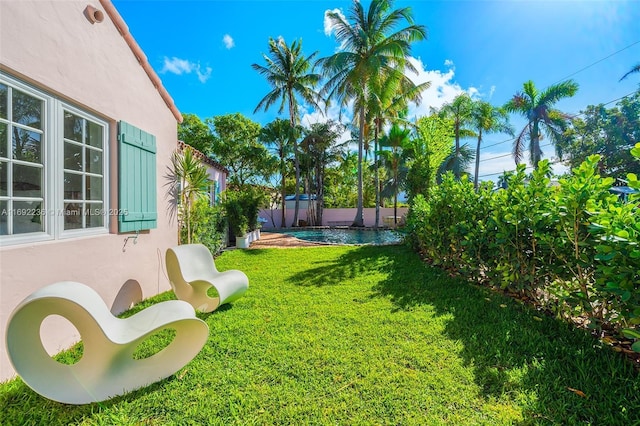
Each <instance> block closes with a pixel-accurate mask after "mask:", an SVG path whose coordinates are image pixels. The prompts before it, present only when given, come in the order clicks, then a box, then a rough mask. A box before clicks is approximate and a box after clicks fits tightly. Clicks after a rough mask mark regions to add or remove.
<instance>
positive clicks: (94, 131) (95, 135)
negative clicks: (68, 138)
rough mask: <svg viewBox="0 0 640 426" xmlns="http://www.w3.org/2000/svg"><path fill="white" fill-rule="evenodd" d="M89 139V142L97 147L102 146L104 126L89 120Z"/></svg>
mask: <svg viewBox="0 0 640 426" xmlns="http://www.w3.org/2000/svg"><path fill="white" fill-rule="evenodd" d="M87 132H88V136H89V138H88V139H89V140H88V141H87V143H88V144H89V145H91V146H93V147H96V148H102V126H101V125H99V124H96V123H92V122H90V121H88V122H87Z"/></svg>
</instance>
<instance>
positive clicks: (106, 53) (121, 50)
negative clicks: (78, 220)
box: [0, 0, 177, 380]
mask: <svg viewBox="0 0 640 426" xmlns="http://www.w3.org/2000/svg"><path fill="white" fill-rule="evenodd" d="M88 4H91V5H93V6H94V7H95V8H96V9H99V10H102V11H104V9H103V7H102V6H101V4H100V3H99V2H98V1H97V0H88V1H87V0H82V1H56V0H51V1H25V0H22V1H2V2H1V3H0V64H1V68H2V71H4V72H5V73H6V74H8V75H10V76H13V77H16V78H18V79H21V80H22V81H24V82H26V83H28V84H29V85H31V86H32V87H34V88H36V89H38V90H40V91H43V92H46V93H48V94H51V95H53V96H56V97H58V98H61V99H63V100H65V101H66V102H68V103H70V104H72V105H74V106H76V107H78V108H81V109H83V110H86V111H87V112H89V113H92V114H94V115H96V116H98V117H100V118H102V119H104V120H105V121H107V122H108V124H109V138H110V141H109V153H108V155H109V173H110V174H109V176H110V198H109V200H110V206H109V207H110V209H117V208H118V204H117V202H118V196H117V195H118V192H117V189H118V184H117V174H118V173H117V172H118V167H117V158H118V156H117V152H118V151H117V139H116V138H117V122H118V121H119V120H124V121H127V122H128V123H130V124H133V125H134V126H137V127H139V128H141V129H142V130H144V131H146V132H148V133H151V134H153V135H155V136H156V143H157V154H156V155H157V157H156V158H157V170H156V172H157V201H158V227H157V228H156V229H152V230H151V231H143V232H142V233H141V234H140V236H139V237H138V238H137V243H136V244H133V241H131V240H130V241H129V242H128V244H127V246H126V250H125V251H123V245H124V240H125V237H126V236H127V235H123V234H118V233H117V223H116V219H115V217H112V218H111V222H110V224H111V226H110V228H111V232H110V233H109V234H104V235H100V236H94V237H81V238H70V239H65V240H53V241H47V242H43V243H29V244H18V245H11V246H5V247H0V380H6V379H8V378H10V377H12V376H14V375H15V373H14V371H13V369H12V367H11V365H10V362H9V360H8V358H7V351H6V343H5V329H6V326H7V320H8V318H9V315H10V313H11V311H12V310H13V308H14V307H15V306H16V305H17V304H18V303H19V302H20V301H21V300H22V299H24V298H25V297H26V296H28V295H29V294H30V293H32V292H33V291H35V290H37V289H39V288H41V287H43V286H45V285H48V284H51V283H54V282H57V281H65V280H70V281H78V282H81V283H84V284H87V285H89V286H90V287H92V288H94V289H95V290H96V291H97V292H98V293H99V294H100V295H101V296H102V298H103V299H104V301H105V303H106V304H107V306H109V307H112V305H113V302H114V300H115V298H116V295H117V294H118V292H119V291H120V289H121V288H122V286H123V285H124V284H125V282H127V281H128V280H135V281H137V283H139V285H140V287H141V289H142V297H143V298H147V297H150V296H152V295H155V294H157V293H159V292H162V291H165V290H168V289H169V288H170V286H169V282H168V280H167V278H166V273H165V269H164V253H165V251H166V249H167V248H168V247H170V246H173V245H176V244H177V224H176V223H175V219H173V220H171V219H170V217H169V215H168V210H169V209H168V205H167V201H166V197H165V188H164V186H163V185H164V181H163V177H164V175H165V174H166V168H167V166H168V165H169V164H170V161H169V160H170V155H171V152H172V151H173V150H174V149H175V147H176V139H177V132H176V118H175V117H174V114H173V113H172V111H171V110H170V109H169V108H168V107H167V105H166V104H165V101H164V100H163V99H162V98H161V96H160V94H159V92H158V90H157V89H156V88H155V87H154V85H153V83H152V82H151V80H150V79H149V77H148V75H147V74H146V73H145V71H144V70H143V68H142V67H141V65H140V64H139V63H138V60H137V59H136V57H135V56H134V55H133V53H132V51H131V49H130V48H129V47H128V46H127V44H126V42H125V40H124V39H123V37H122V36H121V35H120V34H119V32H118V30H117V28H116V27H115V25H114V23H113V22H112V21H111V20H110V18H109V16H107V14H106V13H105V14H104V21H103V22H101V23H94V24H92V23H90V22H89V20H88V19H87V18H86V17H85V15H84V14H83V11H84V9H85V7H86V6H87V5H88ZM53 142H54V143H55V142H56V141H53ZM42 335H43V342H44V344H45V347H46V348H47V349H48V350H49V351H50V352H51V353H55V352H56V351H58V350H60V349H64V348H66V347H68V346H69V345H71V344H72V343H74V342H75V341H77V340H78V337H79V336H78V335H77V331H76V330H75V329H74V328H73V327H72V326H70V324H69V323H68V322H67V321H66V320H55V319H52V320H46V321H45V326H44V327H43V329H42Z"/></svg>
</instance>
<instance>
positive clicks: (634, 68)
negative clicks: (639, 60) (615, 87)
mask: <svg viewBox="0 0 640 426" xmlns="http://www.w3.org/2000/svg"><path fill="white" fill-rule="evenodd" d="M636 72H640V64H637V65H636V66H635V67H633V68H631V69H630V70H629V72H628V73H626V74H625V75H623V76H622V78H621V79H620V81H622V80H624V79H625V78H627V76H628V75H630V74H633V73H636Z"/></svg>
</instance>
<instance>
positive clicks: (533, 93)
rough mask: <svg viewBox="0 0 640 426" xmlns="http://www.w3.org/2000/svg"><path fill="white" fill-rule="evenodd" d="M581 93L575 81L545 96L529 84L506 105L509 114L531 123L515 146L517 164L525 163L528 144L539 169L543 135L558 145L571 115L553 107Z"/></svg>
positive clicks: (549, 89) (550, 87) (554, 88)
mask: <svg viewBox="0 0 640 426" xmlns="http://www.w3.org/2000/svg"><path fill="white" fill-rule="evenodd" d="M577 91H578V83H576V82H575V81H573V80H566V81H563V82H561V83H557V84H554V85H552V86H549V87H548V88H546V89H545V90H543V91H542V92H539V91H538V89H536V86H535V85H534V84H533V81H531V80H529V81H527V82H526V83H524V85H523V91H522V92H518V93H516V94H515V95H514V96H513V98H512V99H511V100H509V101H508V102H507V103H506V104H505V106H504V108H505V110H506V111H507V112H515V113H518V114H520V115H522V116H523V117H524V118H525V119H526V120H527V124H526V125H525V126H524V128H523V129H522V131H521V132H520V133H519V134H518V136H517V137H516V139H515V141H514V143H513V158H514V159H515V161H516V164H518V163H520V161H521V160H522V155H523V151H524V143H525V141H526V140H528V141H529V156H530V157H529V158H530V161H531V165H532V166H534V167H535V168H536V169H537V168H538V162H539V161H540V159H541V158H542V150H541V149H540V139H542V132H543V131H544V133H546V134H547V136H549V137H550V138H551V140H552V141H554V142H555V141H556V140H558V139H559V137H560V136H561V135H562V131H563V129H564V128H565V126H566V124H567V121H568V119H569V116H568V115H567V114H565V113H563V112H561V111H559V110H557V109H554V108H553V105H554V104H555V103H556V102H558V101H559V100H561V99H564V98H570V97H571V96H573V95H575V93H576V92H577Z"/></svg>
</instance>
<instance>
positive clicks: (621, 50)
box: [551, 40, 640, 85]
mask: <svg viewBox="0 0 640 426" xmlns="http://www.w3.org/2000/svg"><path fill="white" fill-rule="evenodd" d="M639 43H640V40H638V41H636V42H633V43H631V44H630V45H628V46H626V47H623V48H622V49H620V50H618V51H616V52H613V53H612V54H610V55H609V56H605V57H604V58H602V59H599V60H597V61H595V62H594V63H592V64H590V65H587V66H586V67H584V68H580V69H579V70H578V71H576V72H574V73H572V74H569V75H568V76H566V77H564V78H561V79H560V80H558V81H556V82H554V83H551V85H554V84H556V83H560V82H561V81H564V80H566V79H568V78H569V77H573V76H574V75H576V74H578V73H581V72H582V71H584V70H587V69H589V68H591V67H592V66H594V65H597V64H599V63H600V62H602V61H605V60H607V59H609V58H610V57H612V56H614V55H617V54H618V53H620V52H623V51H625V50H627V49H629V48H631V47H633V46H635V45H636V44H639Z"/></svg>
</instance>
